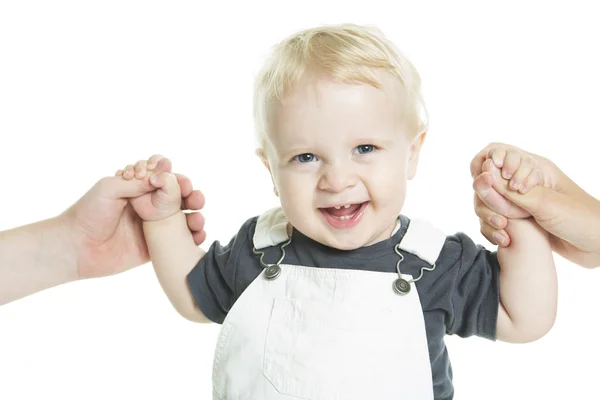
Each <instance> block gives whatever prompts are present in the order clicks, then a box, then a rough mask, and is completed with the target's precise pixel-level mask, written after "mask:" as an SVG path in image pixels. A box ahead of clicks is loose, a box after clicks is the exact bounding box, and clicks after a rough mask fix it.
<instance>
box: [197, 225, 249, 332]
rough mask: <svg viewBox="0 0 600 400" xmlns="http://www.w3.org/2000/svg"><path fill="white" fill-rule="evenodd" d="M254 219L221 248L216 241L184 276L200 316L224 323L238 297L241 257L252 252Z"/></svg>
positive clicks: (221, 245)
mask: <svg viewBox="0 0 600 400" xmlns="http://www.w3.org/2000/svg"><path fill="white" fill-rule="evenodd" d="M256 220H257V218H256V217H254V218H251V219H249V220H248V221H246V222H245V223H244V225H242V227H241V229H240V230H239V232H238V233H237V234H236V235H234V236H233V238H231V240H230V241H229V243H227V244H225V245H223V244H221V243H220V242H219V241H215V242H214V243H213V244H212V245H211V246H210V248H209V249H208V251H207V252H206V254H205V255H204V257H202V258H201V259H200V261H199V262H198V263H197V264H196V266H195V267H194V268H193V269H192V270H191V271H190V273H189V274H188V276H187V284H188V287H189V289H190V292H191V294H192V296H193V298H194V301H195V302H196V305H197V306H198V308H199V309H200V311H202V314H204V315H205V316H206V318H208V319H209V320H211V321H213V322H216V323H219V324H220V323H223V321H224V320H225V317H226V316H227V313H228V312H229V310H230V309H231V307H232V306H233V304H234V303H235V300H236V299H237V296H239V293H237V287H236V273H237V266H238V265H239V264H240V258H241V257H242V258H243V257H245V256H246V254H247V253H249V252H251V251H252V246H253V245H252V235H253V234H254V228H255V226H256Z"/></svg>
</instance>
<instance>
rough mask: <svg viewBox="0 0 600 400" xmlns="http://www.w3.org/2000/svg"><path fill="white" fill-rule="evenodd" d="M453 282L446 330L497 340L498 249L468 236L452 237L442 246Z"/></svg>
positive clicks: (457, 235)
mask: <svg viewBox="0 0 600 400" xmlns="http://www.w3.org/2000/svg"><path fill="white" fill-rule="evenodd" d="M442 256H443V257H444V260H447V261H446V262H448V264H447V265H448V270H447V271H446V272H445V273H447V274H449V275H450V278H451V281H453V285H452V287H451V288H450V289H451V290H450V293H449V300H450V307H449V314H450V315H449V318H448V320H447V325H446V328H447V332H448V333H449V334H455V335H458V336H460V337H469V336H473V335H475V336H480V337H483V338H486V339H490V340H496V324H497V320H498V308H499V304H500V280H499V274H500V265H499V264H498V257H497V253H496V252H492V251H490V250H487V249H486V248H485V247H483V246H482V245H477V244H475V243H474V242H473V241H472V240H471V239H470V238H469V237H468V236H467V235H465V234H463V233H458V234H456V235H452V236H449V237H448V238H447V240H446V244H445V245H444V248H443V249H442Z"/></svg>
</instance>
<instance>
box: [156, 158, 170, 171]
mask: <svg viewBox="0 0 600 400" xmlns="http://www.w3.org/2000/svg"><path fill="white" fill-rule="evenodd" d="M172 170H173V164H172V163H171V160H169V159H168V158H166V157H163V158H161V159H160V160H158V161H157V162H156V166H155V167H154V169H153V170H152V172H154V173H155V174H159V173H161V172H172Z"/></svg>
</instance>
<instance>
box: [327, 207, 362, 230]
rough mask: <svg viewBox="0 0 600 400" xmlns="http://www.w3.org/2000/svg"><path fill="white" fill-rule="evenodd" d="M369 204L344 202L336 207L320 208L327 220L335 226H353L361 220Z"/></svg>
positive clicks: (341, 227) (340, 227)
mask: <svg viewBox="0 0 600 400" xmlns="http://www.w3.org/2000/svg"><path fill="white" fill-rule="evenodd" d="M368 204H369V202H368V201H365V202H362V203H350V204H343V205H338V206H334V207H323V208H319V211H321V213H322V214H323V216H324V217H325V219H326V220H327V222H329V224H330V225H332V226H333V227H334V228H339V229H343V228H351V227H353V226H355V225H356V224H358V223H359V222H360V219H361V217H362V215H363V213H364V211H365V208H366V207H367V205H368Z"/></svg>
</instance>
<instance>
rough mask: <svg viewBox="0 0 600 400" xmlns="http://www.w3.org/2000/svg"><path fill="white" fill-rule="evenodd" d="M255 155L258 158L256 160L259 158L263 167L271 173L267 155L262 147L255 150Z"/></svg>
mask: <svg viewBox="0 0 600 400" xmlns="http://www.w3.org/2000/svg"><path fill="white" fill-rule="evenodd" d="M255 153H256V155H257V156H258V158H260V161H261V162H262V163H263V165H264V166H265V167H267V169H268V170H269V172H271V168H270V166H269V160H268V159H267V154H266V153H265V150H264V149H263V148H262V147H260V148H258V149H256V152H255Z"/></svg>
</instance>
